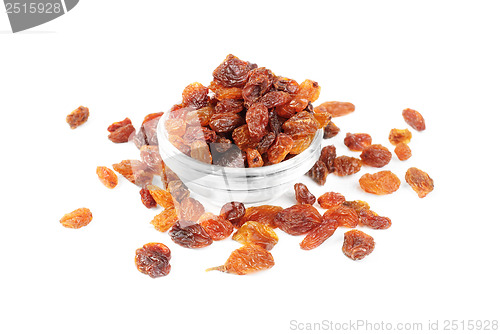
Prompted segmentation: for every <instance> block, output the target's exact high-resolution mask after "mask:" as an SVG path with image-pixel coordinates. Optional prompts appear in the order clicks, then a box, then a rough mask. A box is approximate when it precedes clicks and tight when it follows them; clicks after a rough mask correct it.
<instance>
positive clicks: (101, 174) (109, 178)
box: [96, 166, 118, 189]
mask: <svg viewBox="0 0 500 334" xmlns="http://www.w3.org/2000/svg"><path fill="white" fill-rule="evenodd" d="M96 174H97V177H98V178H99V180H100V181H101V182H102V184H104V186H106V188H109V189H113V188H114V187H116V185H117V184H118V176H117V175H116V174H115V172H113V171H112V170H111V169H109V168H108V167H104V166H98V167H97V168H96Z"/></svg>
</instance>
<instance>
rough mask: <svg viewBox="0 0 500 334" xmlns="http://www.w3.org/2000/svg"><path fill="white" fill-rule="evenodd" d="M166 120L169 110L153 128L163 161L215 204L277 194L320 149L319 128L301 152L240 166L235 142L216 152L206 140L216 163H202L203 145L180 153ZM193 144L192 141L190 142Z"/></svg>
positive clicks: (252, 200) (263, 199) (252, 201)
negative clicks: (276, 160) (266, 162)
mask: <svg viewBox="0 0 500 334" xmlns="http://www.w3.org/2000/svg"><path fill="white" fill-rule="evenodd" d="M168 119H169V113H165V114H164V115H163V116H162V117H161V118H160V121H159V122H158V128H157V134H158V145H159V150H160V154H161V157H162V159H163V161H164V162H165V164H166V165H167V166H168V167H169V168H170V169H171V170H172V171H173V172H175V173H176V174H177V176H178V177H179V178H180V179H181V180H182V181H183V182H184V183H185V184H186V186H187V187H188V188H189V190H190V191H192V192H193V193H195V194H197V195H199V196H201V197H203V198H205V199H206V200H208V201H209V202H211V203H214V204H217V205H219V204H224V203H227V202H230V201H238V202H243V203H245V204H257V203H266V202H268V201H270V200H272V199H274V198H276V197H278V196H280V195H281V194H283V193H284V192H285V190H287V189H289V188H290V184H293V183H295V182H296V180H297V178H299V177H300V176H302V175H304V174H305V173H307V171H309V169H311V167H312V166H313V165H314V163H315V162H316V161H317V160H318V158H319V155H320V152H321V142H322V139H323V130H322V129H319V130H318V131H317V132H316V134H315V135H314V137H313V138H312V141H311V142H310V144H309V146H308V147H307V148H306V149H305V150H304V151H302V152H301V153H300V154H297V155H295V156H293V157H288V158H287V159H285V160H283V161H281V162H279V163H277V164H273V165H268V166H262V167H254V168H249V167H244V165H243V161H244V158H243V156H242V154H245V153H242V151H241V150H240V149H239V148H238V147H237V146H236V145H234V144H226V145H227V147H224V149H226V150H225V151H224V152H223V153H226V154H223V155H222V154H221V155H219V154H218V151H217V149H218V148H219V147H218V146H217V145H216V144H218V143H209V144H207V145H209V148H210V151H211V152H214V157H213V162H214V163H218V164H214V163H213V164H210V163H207V162H202V161H203V153H204V152H203V148H202V149H200V152H199V155H200V156H199V157H197V159H195V158H193V157H191V156H190V155H187V154H186V152H182V149H183V148H182V147H180V149H179V148H178V147H176V146H174V144H173V143H172V140H169V133H168V131H167V130H166V127H165V122H166V121H167V120H168ZM174 143H175V142H174ZM200 144H201V143H200ZM195 146H196V144H195V145H191V147H195ZM205 149H206V147H205ZM221 150H222V149H221ZM228 151H229V153H227V152H228ZM221 159H223V160H221ZM200 160H201V161H200ZM221 164H222V165H221Z"/></svg>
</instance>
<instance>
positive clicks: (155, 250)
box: [135, 242, 172, 278]
mask: <svg viewBox="0 0 500 334" xmlns="http://www.w3.org/2000/svg"><path fill="white" fill-rule="evenodd" d="M171 257H172V256H171V252H170V249H169V248H168V247H167V246H165V245H164V244H162V243H157V242H151V243H148V244H145V245H144V246H142V248H139V249H137V250H136V251H135V265H136V267H137V270H139V271H140V272H141V273H143V274H146V275H149V276H150V277H152V278H158V277H163V276H167V275H168V274H169V273H170V269H171V266H170V259H171Z"/></svg>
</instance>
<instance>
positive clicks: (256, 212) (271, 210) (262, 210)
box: [233, 205, 283, 228]
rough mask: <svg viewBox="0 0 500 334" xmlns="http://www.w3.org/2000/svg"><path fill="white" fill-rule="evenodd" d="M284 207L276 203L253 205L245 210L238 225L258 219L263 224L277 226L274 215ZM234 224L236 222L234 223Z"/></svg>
mask: <svg viewBox="0 0 500 334" xmlns="http://www.w3.org/2000/svg"><path fill="white" fill-rule="evenodd" d="M282 210H283V208H282V207H281V206H274V205H259V206H252V207H249V208H247V209H246V210H245V214H244V215H243V217H241V219H240V220H239V222H238V224H237V225H235V226H236V227H240V226H241V225H243V224H244V223H246V222H247V221H256V222H259V223H261V224H265V225H269V226H271V227H272V228H275V227H276V225H275V224H274V217H276V215H277V214H278V213H279V212H281V211H282ZM233 224H234V223H233Z"/></svg>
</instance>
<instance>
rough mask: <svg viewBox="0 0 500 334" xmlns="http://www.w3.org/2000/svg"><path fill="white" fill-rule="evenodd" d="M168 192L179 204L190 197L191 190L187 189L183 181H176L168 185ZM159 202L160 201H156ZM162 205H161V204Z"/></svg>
mask: <svg viewBox="0 0 500 334" xmlns="http://www.w3.org/2000/svg"><path fill="white" fill-rule="evenodd" d="M168 192H169V193H170V194H171V195H172V197H173V198H174V199H175V200H176V201H177V202H179V203H180V202H182V200H183V199H184V198H186V197H188V196H189V193H190V192H189V189H188V188H187V187H186V185H185V184H184V182H182V181H181V180H174V181H171V182H169V183H168ZM156 202H158V200H156ZM160 205H161V204H160Z"/></svg>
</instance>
